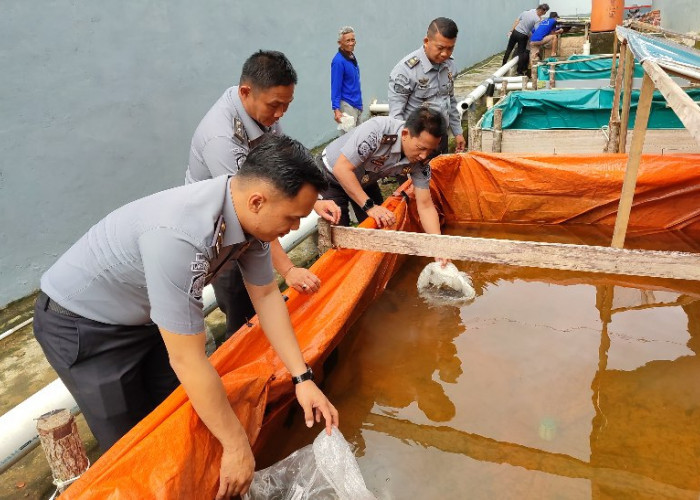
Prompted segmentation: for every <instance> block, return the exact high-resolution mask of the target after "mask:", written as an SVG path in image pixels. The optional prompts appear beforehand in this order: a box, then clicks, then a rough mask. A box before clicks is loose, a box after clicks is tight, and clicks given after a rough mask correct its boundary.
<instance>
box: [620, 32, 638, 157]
mask: <svg viewBox="0 0 700 500" xmlns="http://www.w3.org/2000/svg"><path fill="white" fill-rule="evenodd" d="M625 45H627V44H625ZM620 60H622V59H620ZM633 79H634V54H633V53H632V50H631V49H630V48H629V46H628V47H627V50H626V51H625V76H624V77H623V84H622V116H621V117H620V146H619V148H618V152H619V153H625V152H626V150H627V130H629V123H630V105H631V103H632V80H633Z"/></svg>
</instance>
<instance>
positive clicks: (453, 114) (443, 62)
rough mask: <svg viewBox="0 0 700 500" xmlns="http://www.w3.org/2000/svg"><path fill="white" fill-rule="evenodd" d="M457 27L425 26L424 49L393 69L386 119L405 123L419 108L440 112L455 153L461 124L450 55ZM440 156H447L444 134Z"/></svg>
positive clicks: (444, 22) (442, 22) (447, 22)
mask: <svg viewBox="0 0 700 500" xmlns="http://www.w3.org/2000/svg"><path fill="white" fill-rule="evenodd" d="M457 32H458V29H457V25H456V24H455V22H454V21H453V20H452V19H448V18H446V17H438V18H437V19H434V20H433V21H432V22H431V23H430V26H428V33H427V34H426V37H425V38H424V39H423V46H422V47H421V48H419V49H418V50H416V51H413V52H411V53H410V54H408V55H407V56H406V57H404V58H403V59H401V61H399V63H398V64H397V65H396V66H394V69H393V70H391V74H390V76H389V116H390V117H392V118H396V119H399V120H405V119H406V118H407V117H408V115H409V114H410V113H411V112H412V111H413V110H415V109H417V108H420V107H429V108H432V109H435V110H437V111H439V112H440V113H441V114H442V116H444V117H445V121H447V123H448V124H449V128H450V130H451V131H452V134H453V135H454V137H455V145H456V150H457V152H460V151H464V148H465V146H466V141H465V140H464V135H463V130H462V123H461V120H460V117H459V111H458V110H457V100H456V99H455V94H454V76H455V63H454V60H453V59H452V52H453V51H454V48H455V44H456V43H457ZM439 152H440V153H447V134H445V136H444V138H443V140H442V142H441V144H440V149H439Z"/></svg>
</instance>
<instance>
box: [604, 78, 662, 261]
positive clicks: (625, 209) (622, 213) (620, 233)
mask: <svg viewBox="0 0 700 500" xmlns="http://www.w3.org/2000/svg"><path fill="white" fill-rule="evenodd" d="M653 96H654V82H652V80H651V78H649V74H648V73H646V72H645V73H644V80H642V90H641V92H640V95H639V102H638V103H637V118H636V120H635V122H634V132H633V133H632V143H631V144H630V153H629V157H628V159H627V167H626V168H625V180H624V182H623V184H622V194H621V195H620V204H619V205H618V208H617V218H616V219H615V229H614V232H613V238H612V246H613V247H615V248H622V247H623V246H624V245H625V235H626V233H627V225H628V224H629V219H630V211H631V210H632V201H633V199H634V189H635V187H636V186H637V171H638V170H639V162H640V161H641V159H642V148H643V147H644V137H645V135H646V133H647V125H648V123H649V112H650V111H651V98H652V97H653ZM620 135H622V134H620Z"/></svg>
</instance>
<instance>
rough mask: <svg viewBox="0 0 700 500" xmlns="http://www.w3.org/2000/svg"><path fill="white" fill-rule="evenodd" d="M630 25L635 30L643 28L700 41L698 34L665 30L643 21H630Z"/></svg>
mask: <svg viewBox="0 0 700 500" xmlns="http://www.w3.org/2000/svg"><path fill="white" fill-rule="evenodd" d="M630 27H631V28H634V29H636V30H640V29H644V30H647V31H654V32H655V33H663V34H665V35H671V36H675V37H678V38H689V39H691V40H695V41H696V42H697V41H700V35H694V34H692V33H688V34H683V33H678V32H676V31H671V30H667V29H665V28H662V27H661V26H654V25H653V24H648V23H643V22H641V21H632V22H631V23H630Z"/></svg>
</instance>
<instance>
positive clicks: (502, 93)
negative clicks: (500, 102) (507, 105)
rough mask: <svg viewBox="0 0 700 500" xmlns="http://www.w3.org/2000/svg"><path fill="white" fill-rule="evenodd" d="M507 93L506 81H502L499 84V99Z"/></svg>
mask: <svg viewBox="0 0 700 500" xmlns="http://www.w3.org/2000/svg"><path fill="white" fill-rule="evenodd" d="M507 93H508V81H507V80H503V81H502V82H501V93H500V94H499V96H500V97H505V96H506V94H507Z"/></svg>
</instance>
